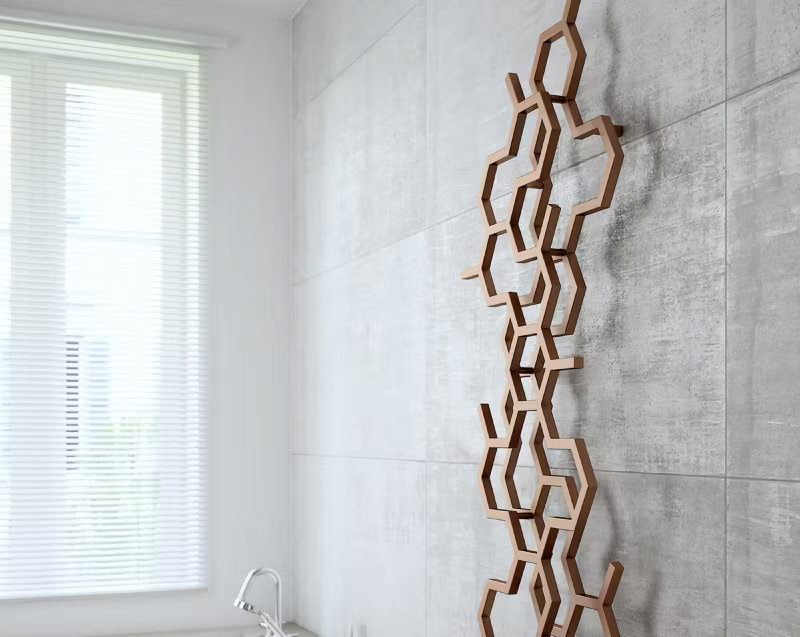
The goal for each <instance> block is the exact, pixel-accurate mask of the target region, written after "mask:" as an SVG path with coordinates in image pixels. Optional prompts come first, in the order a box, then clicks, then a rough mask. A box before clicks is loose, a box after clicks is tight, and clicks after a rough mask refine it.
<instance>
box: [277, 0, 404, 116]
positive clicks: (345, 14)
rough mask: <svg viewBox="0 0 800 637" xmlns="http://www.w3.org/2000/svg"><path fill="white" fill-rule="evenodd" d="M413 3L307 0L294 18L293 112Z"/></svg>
mask: <svg viewBox="0 0 800 637" xmlns="http://www.w3.org/2000/svg"><path fill="white" fill-rule="evenodd" d="M415 5H416V1H415V0H380V1H379V2H376V0H309V2H307V3H306V5H305V6H304V7H303V9H302V11H300V13H299V14H298V15H297V17H296V18H295V19H294V20H293V22H292V49H293V51H292V53H293V65H292V66H293V71H294V72H293V80H294V81H293V88H294V96H293V97H294V112H295V113H297V112H298V111H301V110H302V109H303V108H304V107H305V106H306V104H308V103H309V102H310V101H311V100H312V99H314V98H315V97H316V96H318V95H319V94H320V93H321V92H322V91H323V90H324V89H325V88H326V87H327V86H328V85H329V84H330V83H331V82H332V81H333V80H334V79H335V78H336V76H337V75H339V74H340V73H341V72H343V71H344V70H345V69H346V68H347V67H348V66H350V65H351V64H352V63H353V62H354V61H355V60H356V59H357V58H358V57H359V56H360V55H361V54H362V53H364V51H366V50H368V49H369V48H370V47H371V46H372V45H374V44H375V42H377V41H379V40H380V39H381V38H382V37H383V36H384V35H385V34H386V33H387V32H388V31H389V30H390V29H391V28H392V27H393V26H394V25H395V24H396V23H397V22H398V21H399V20H401V19H402V18H403V16H405V15H406V14H407V13H408V12H409V11H410V10H411V9H413V8H414V6H415Z"/></svg>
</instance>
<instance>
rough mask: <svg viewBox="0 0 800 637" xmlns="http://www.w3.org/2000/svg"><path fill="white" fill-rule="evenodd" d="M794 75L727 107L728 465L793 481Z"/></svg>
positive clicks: (798, 407)
mask: <svg viewBox="0 0 800 637" xmlns="http://www.w3.org/2000/svg"><path fill="white" fill-rule="evenodd" d="M798 108H800V77H798V76H791V77H789V78H786V79H784V80H781V81H780V82H777V83H775V84H771V85H769V86H767V87H764V88H761V89H759V90H757V91H754V92H752V93H748V94H747V95H745V96H743V97H741V98H739V99H736V100H733V101H731V102H730V104H729V105H728V468H729V472H730V474H731V475H736V476H751V477H762V478H781V479H792V480H800V466H798V463H797V449H798V448H800V415H799V414H800V393H798V391H797V378H798V377H800V337H798V333H800V251H798V249H797V245H798V241H800V207H799V206H798V203H797V202H798V197H800V154H798V151H797V139H798V136H800V124H798V121H797V118H796V117H795V115H794V114H795V113H796V112H797V110H798Z"/></svg>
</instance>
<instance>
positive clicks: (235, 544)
mask: <svg viewBox="0 0 800 637" xmlns="http://www.w3.org/2000/svg"><path fill="white" fill-rule="evenodd" d="M3 7H11V8H16V9H28V10H31V11H48V12H54V13H58V14H61V15H70V16H76V17H86V18H91V19H96V20H107V21H113V22H118V23H125V24H129V25H132V27H135V26H136V25H141V26H144V27H150V28H154V27H157V28H166V29H176V30H182V31H191V32H196V33H207V34H211V35H222V36H225V37H228V38H230V46H229V47H228V48H227V49H225V50H221V51H219V52H216V53H215V54H214V56H213V61H212V64H211V70H210V73H211V77H210V86H211V108H210V127H211V145H210V157H211V166H210V179H211V183H210V190H211V193H212V206H211V220H210V224H209V235H210V236H209V241H210V246H209V248H210V250H209V254H210V260H211V261H210V304H209V306H210V308H211V316H210V320H209V334H210V343H209V347H210V356H209V363H210V370H209V371H210V374H209V391H210V396H209V406H210V413H209V426H210V436H209V441H210V445H209V446H210V449H209V457H210V467H209V485H210V512H209V513H210V515H209V519H210V528H209V531H210V532H209V560H210V561H209V588H208V590H207V591H202V592H196V593H175V594H158V595H134V596H109V597H103V598H87V599H78V600H75V599H67V600H47V601H35V602H10V603H6V602H0V635H2V637H33V636H41V637H45V636H46V637H53V636H55V635H57V636H58V637H79V636H85V635H109V634H117V633H135V632H148V631H161V630H174V629H183V628H204V627H212V626H233V625H245V624H247V623H251V619H250V617H249V616H245V615H243V614H242V613H241V611H238V610H236V609H234V608H233V606H232V601H233V598H234V596H235V595H236V593H237V591H238V587H239V585H240V583H241V580H242V579H243V577H244V575H245V574H246V572H247V571H248V570H249V569H250V568H252V567H254V566H258V565H269V566H273V567H275V568H277V569H279V570H280V571H282V572H284V573H286V574H287V575H288V574H289V566H290V560H289V537H290V536H289V529H288V520H289V489H288V479H289V427H288V414H289V403H288V396H289V380H288V374H287V370H288V368H289V347H288V343H289V339H288V338H287V336H286V335H287V334H288V331H289V316H290V310H289V297H290V274H289V263H290V249H289V245H290V241H289V232H290V223H289V213H288V210H289V182H290V169H289V159H288V157H289V149H290V126H289V123H290V100H289V96H288V89H289V86H290V78H289V66H290V63H289V46H290V45H289V40H290V35H289V23H288V21H285V20H284V21H278V20H275V19H271V18H269V17H268V16H266V15H259V14H255V13H253V14H249V15H247V14H243V13H240V12H239V10H236V9H233V8H227V7H226V8H225V9H213V8H211V7H210V6H205V5H198V4H197V3H193V2H174V1H170V0H135V2H134V1H128V0H115V1H113V2H111V1H108V0H10V1H8V2H3V3H2V4H1V5H0V13H2V8H3ZM132 30H133V31H135V28H132Z"/></svg>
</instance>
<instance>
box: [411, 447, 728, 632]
mask: <svg viewBox="0 0 800 637" xmlns="http://www.w3.org/2000/svg"><path fill="white" fill-rule="evenodd" d="M519 474H520V479H519V480H518V481H517V485H518V487H519V488H520V491H521V493H522V494H523V495H522V497H523V498H525V497H529V496H530V494H531V493H532V492H533V486H534V482H535V478H534V472H533V471H532V470H530V469H524V468H523V469H521V470H520V471H519ZM477 475H478V468H477V466H475V465H469V464H464V465H461V464H438V463H429V466H428V479H427V489H428V496H427V497H428V507H427V516H428V518H427V519H428V522H427V534H426V535H427V539H426V553H427V561H428V573H427V581H428V611H427V629H428V635H449V634H456V635H459V636H465V637H466V636H469V635H478V634H479V631H478V625H477V620H476V613H477V609H478V606H479V601H480V596H481V593H482V591H483V586H484V583H485V580H486V578H488V577H499V578H505V576H506V573H507V570H508V567H509V565H510V557H511V551H510V540H509V537H508V533H507V532H506V531H505V526H504V525H503V524H502V523H501V522H496V521H491V520H486V519H485V515H484V511H483V508H482V505H481V500H480V497H479V495H478V487H477ZM598 481H599V485H600V490H599V492H598V497H597V499H596V501H595V506H594V509H593V512H592V517H591V518H590V519H589V525H588V527H587V530H586V535H585V536H584V541H583V544H582V547H581V552H580V554H579V560H578V562H579V565H580V567H581V570H582V574H583V576H584V577H583V580H584V586H585V587H586V589H587V591H588V592H590V593H596V592H597V591H599V589H600V587H601V586H602V582H603V578H604V576H605V571H606V568H607V566H608V563H609V562H610V561H612V560H619V561H621V562H622V563H623V565H624V566H625V574H624V575H623V578H622V585H621V587H620V590H619V593H618V595H617V601H616V603H615V605H614V607H615V610H616V615H617V620H618V622H619V625H620V630H621V632H622V634H623V635H641V636H644V637H673V636H674V635H682V634H685V635H692V637H718V636H719V635H720V634H722V633H723V630H724V621H725V620H724V607H725V601H724V595H725V593H724V559H723V554H724V550H725V536H724V528H725V498H724V483H723V480H722V479H712V478H686V477H679V476H664V475H640V474H599V475H598ZM557 575H558V573H557ZM559 579H560V581H561V586H562V587H563V590H562V597H564V598H565V599H566V598H567V597H568V590H567V589H566V583H565V580H563V578H559ZM526 590H527V589H525V588H522V589H521V591H520V594H519V596H518V597H517V598H511V599H508V598H505V597H504V596H499V597H498V600H499V601H498V608H497V612H496V615H495V616H496V617H497V619H498V634H502V635H516V634H527V633H524V629H525V628H526V627H527V628H529V627H530V626H533V625H535V622H534V621H533V619H532V616H531V603H530V598H529V596H528V595H527V592H526ZM563 611H565V609H562V612H563ZM589 615H590V614H587V617H586V625H585V626H584V625H582V630H581V632H580V633H579V634H581V635H601V634H602V633H601V632H600V631H599V622H597V621H596V619H595V618H594V617H591V616H589ZM593 620H594V621H593Z"/></svg>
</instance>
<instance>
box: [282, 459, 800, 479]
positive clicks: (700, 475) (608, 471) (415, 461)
mask: <svg viewBox="0 0 800 637" xmlns="http://www.w3.org/2000/svg"><path fill="white" fill-rule="evenodd" d="M292 455H293V456H297V457H303V458H324V459H330V460H364V461H368V462H403V463H408V464H428V465H437V464H438V465H466V466H471V467H477V466H479V465H480V464H481V463H480V460H431V459H424V458H389V457H387V456H358V455H354V454H326V453H310V452H294V453H293V454H292ZM496 466H502V465H500V464H498V465H496ZM519 466H520V467H523V468H528V469H533V468H534V465H519ZM552 468H553V469H558V470H559V471H569V470H571V469H574V468H575V467H560V466H556V465H552ZM594 472H595V473H606V474H618V475H637V476H659V477H665V478H702V479H704V480H726V481H730V482H733V481H737V482H773V483H775V482H777V483H785V484H800V479H798V480H792V479H788V478H761V477H755V476H726V475H719V474H718V475H714V474H710V473H670V472H667V471H633V470H625V469H597V468H595V469H594Z"/></svg>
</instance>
